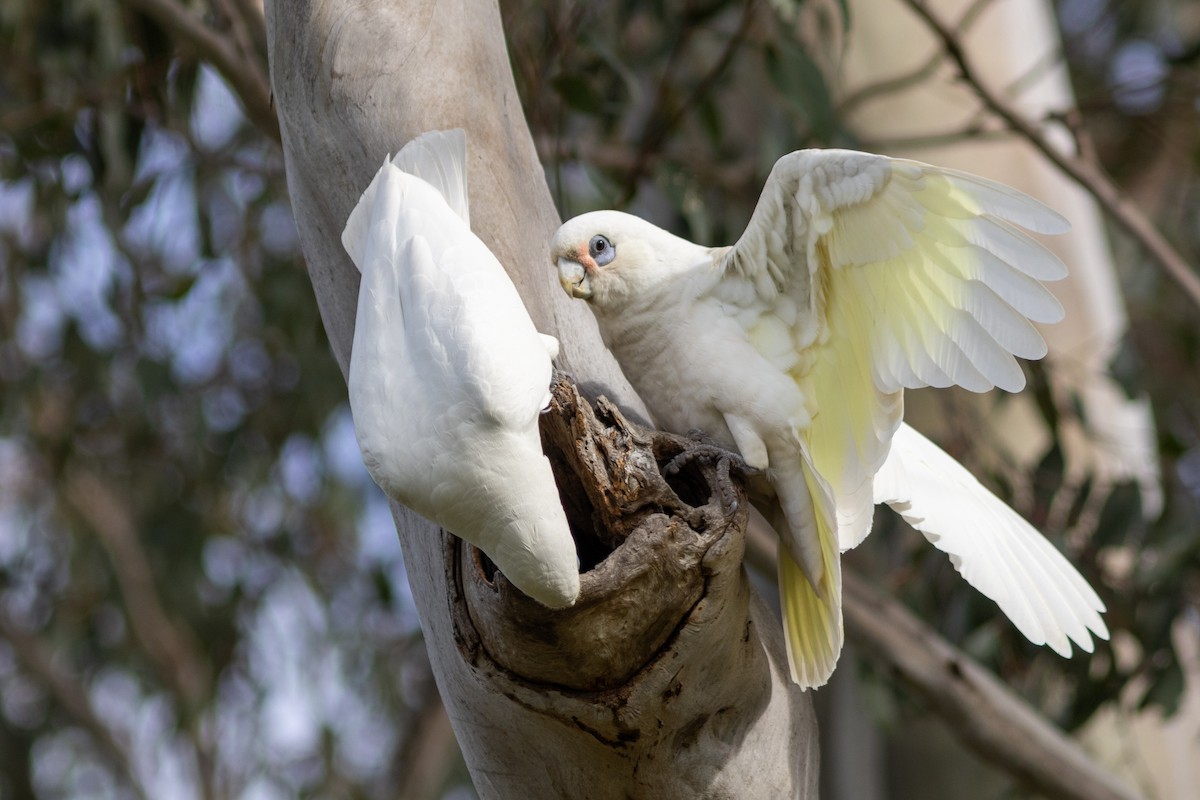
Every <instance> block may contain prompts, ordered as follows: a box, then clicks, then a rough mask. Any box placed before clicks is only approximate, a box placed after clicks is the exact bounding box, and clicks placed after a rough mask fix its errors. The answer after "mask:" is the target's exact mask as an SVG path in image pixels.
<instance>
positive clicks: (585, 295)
mask: <svg viewBox="0 0 1200 800" xmlns="http://www.w3.org/2000/svg"><path fill="white" fill-rule="evenodd" d="M558 282H559V283H561V284H562V287H563V291H565V292H566V293H567V294H569V295H571V297H577V298H579V299H580V300H590V299H591V297H592V284H591V281H590V280H588V274H587V270H585V269H584V268H583V264H580V263H579V262H578V261H575V260H574V259H570V258H560V259H558Z"/></svg>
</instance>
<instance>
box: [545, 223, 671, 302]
mask: <svg viewBox="0 0 1200 800" xmlns="http://www.w3.org/2000/svg"><path fill="white" fill-rule="evenodd" d="M680 247H688V248H694V247H695V245H693V244H691V243H690V242H687V241H685V240H683V239H680V238H679V237H677V236H674V235H673V234H670V233H668V232H667V231H664V230H663V229H662V228H659V227H658V226H656V225H653V224H651V223H649V222H646V221H645V220H644V219H641V218H639V217H635V216H633V215H632V214H625V213H622V212H620V211H593V212H591V213H588V214H581V215H580V216H578V217H575V218H574V219H570V220H567V221H566V222H564V223H563V225H562V227H560V228H559V229H558V232H557V233H555V234H554V239H553V240H552V241H551V242H550V260H551V262H552V263H553V264H554V265H555V266H556V267H557V269H558V280H559V283H561V284H562V287H563V290H564V291H566V293H567V294H569V295H571V296H572V297H578V298H581V299H583V300H587V301H588V302H589V303H591V304H592V306H593V307H595V308H596V309H598V310H604V309H611V308H617V307H619V306H621V305H622V304H624V302H625V301H626V300H628V299H629V298H631V297H638V296H642V297H645V296H647V295H653V294H655V290H656V289H658V288H659V287H660V286H665V285H666V284H667V283H668V282H669V280H670V279H671V278H672V277H673V273H674V272H675V271H676V270H675V269H672V268H671V267H672V266H673V265H675V264H678V263H680V260H679V258H678V253H679V248H680Z"/></svg>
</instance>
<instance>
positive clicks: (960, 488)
mask: <svg viewBox="0 0 1200 800" xmlns="http://www.w3.org/2000/svg"><path fill="white" fill-rule="evenodd" d="M875 501H876V502H879V503H887V504H888V505H890V506H891V507H892V508H893V509H895V510H896V511H898V512H899V513H900V515H901V516H902V517H904V519H905V521H906V522H908V524H910V525H912V526H913V527H914V528H916V529H917V530H919V531H921V532H922V533H924V534H925V537H926V538H927V539H929V541H930V542H932V543H933V545H934V546H935V547H937V548H938V549H939V550H941V551H943V552H944V553H946V554H947V555H949V556H950V561H951V563H953V564H954V568H955V569H957V570H958V571H959V572H960V573H961V574H962V576H963V577H964V578H966V580H967V582H968V583H970V584H971V585H972V586H974V587H975V588H976V589H978V590H979V591H980V592H982V593H983V594H985V595H986V596H988V597H989V598H991V599H992V600H994V601H996V604H997V605H999V606H1000V609H1001V610H1002V611H1003V612H1004V613H1005V614H1007V615H1008V618H1009V619H1011V620H1012V621H1013V624H1014V625H1016V626H1017V629H1018V630H1020V631H1021V633H1023V634H1025V637H1026V638H1027V639H1029V640H1030V641H1031V642H1033V643H1034V644H1046V645H1049V646H1050V647H1051V648H1053V650H1054V651H1055V652H1056V653H1058V654H1059V655H1063V656H1070V655H1071V642H1072V641H1073V642H1075V644H1077V645H1078V646H1079V647H1080V648H1081V649H1082V650H1084V651H1085V652H1088V653H1090V652H1092V637H1091V635H1089V633H1088V631H1089V630H1090V631H1092V633H1094V634H1095V635H1096V636H1098V637H1099V638H1101V639H1107V638H1108V628H1107V627H1105V625H1104V620H1103V619H1101V617H1100V612H1101V611H1104V603H1103V602H1102V601H1101V600H1100V598H1099V597H1098V596H1097V595H1096V593H1095V591H1093V590H1092V587H1091V586H1089V585H1088V583H1087V581H1085V580H1084V579H1083V576H1081V575H1080V574H1079V573H1078V572H1077V571H1076V570H1075V568H1074V567H1073V566H1071V564H1070V562H1068V561H1067V559H1066V558H1064V557H1063V555H1062V553H1060V552H1058V550H1056V549H1055V548H1054V545H1052V544H1050V542H1049V541H1047V540H1046V538H1045V537H1044V536H1042V535H1041V534H1040V533H1038V532H1037V531H1036V530H1034V528H1033V527H1032V526H1031V525H1030V524H1029V523H1028V522H1026V521H1025V520H1024V519H1022V518H1021V516H1020V515H1019V514H1017V512H1015V511H1013V510H1012V509H1011V508H1009V507H1008V506H1007V505H1006V504H1005V503H1004V502H1003V501H1001V500H1000V499H999V498H998V497H996V496H995V495H994V494H992V493H991V492H989V491H988V490H987V489H986V488H985V487H984V486H983V485H982V484H981V483H980V482H979V481H977V480H975V477H974V476H972V475H971V473H969V472H967V470H966V469H965V468H964V467H963V466H962V464H959V463H958V462H957V461H955V460H954V459H953V458H951V457H950V456H948V455H946V453H945V452H943V451H942V450H941V448H939V447H938V446H937V445H935V444H934V443H933V442H931V441H929V440H928V439H926V438H925V437H924V436H922V435H921V434H919V433H917V432H916V431H915V430H913V429H912V428H910V427H909V426H907V425H901V426H900V429H899V430H898V431H896V436H895V438H893V439H892V447H891V452H890V453H889V454H888V458H887V461H885V462H884V464H883V469H881V470H880V471H879V474H878V475H876V476H875Z"/></svg>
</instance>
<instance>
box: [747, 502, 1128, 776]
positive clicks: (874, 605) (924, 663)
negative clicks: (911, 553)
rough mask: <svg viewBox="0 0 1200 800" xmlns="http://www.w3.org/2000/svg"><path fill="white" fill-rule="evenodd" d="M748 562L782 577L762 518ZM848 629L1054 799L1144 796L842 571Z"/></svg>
mask: <svg viewBox="0 0 1200 800" xmlns="http://www.w3.org/2000/svg"><path fill="white" fill-rule="evenodd" d="M758 522H759V524H751V526H750V529H749V533H748V536H747V538H746V561H747V563H748V564H750V565H751V566H753V567H754V568H755V569H756V570H758V571H759V572H761V573H762V574H764V575H771V576H773V575H774V574H775V549H776V544H775V534H774V533H773V532H771V531H770V529H769V527H768V526H767V525H766V524H765V523H762V522H761V520H759V521H758ZM842 581H843V583H842V592H843V593H842V611H843V613H844V614H845V620H846V633H847V635H848V636H849V637H850V638H852V639H854V641H855V642H856V643H857V644H859V645H860V646H861V647H862V650H863V652H864V653H866V654H867V655H868V656H869V657H870V658H872V659H874V660H875V661H876V662H878V663H879V664H880V665H881V666H882V667H883V668H884V672H885V674H886V675H887V676H888V677H889V678H890V679H891V680H893V681H895V682H896V683H899V684H902V685H903V686H904V687H905V688H906V689H907V690H908V691H910V692H911V693H913V694H914V695H915V696H917V697H920V698H922V699H924V700H925V701H926V702H927V703H928V704H929V707H930V709H931V710H932V711H933V712H934V713H936V714H937V715H938V716H939V717H940V718H941V719H942V722H943V723H944V724H945V725H946V726H947V727H949V728H950V729H951V730H952V731H954V733H955V734H957V736H958V737H959V738H960V739H961V740H962V742H963V744H964V745H965V746H966V747H967V748H969V749H970V750H971V751H973V752H974V753H976V754H977V755H979V756H980V757H981V758H982V759H983V760H984V761H987V762H988V763H990V764H993V765H994V766H996V767H997V768H999V769H1001V770H1003V771H1004V772H1005V773H1007V774H1009V775H1011V776H1012V777H1013V778H1015V779H1016V780H1017V781H1019V782H1020V783H1021V784H1022V785H1024V786H1026V787H1029V788H1031V789H1033V790H1034V791H1037V792H1039V793H1042V794H1044V795H1045V796H1046V797H1049V798H1053V800H1141V798H1140V795H1138V794H1136V793H1135V792H1133V791H1132V790H1130V789H1129V788H1128V787H1126V786H1124V785H1123V784H1121V783H1120V782H1119V781H1118V780H1117V779H1116V778H1115V777H1113V776H1112V775H1111V774H1109V773H1108V772H1107V771H1106V770H1105V769H1104V768H1103V767H1102V766H1100V765H1099V764H1097V763H1096V762H1095V761H1094V760H1093V759H1092V758H1091V757H1090V756H1088V754H1087V753H1085V752H1084V751H1083V749H1082V748H1081V747H1080V746H1079V744H1078V743H1077V742H1075V741H1074V740H1073V739H1071V738H1070V737H1068V736H1066V735H1064V734H1063V733H1062V731H1060V730H1059V729H1058V728H1056V727H1054V726H1053V725H1052V724H1050V723H1049V722H1047V721H1046V720H1045V719H1044V718H1043V717H1042V716H1040V715H1039V714H1038V712H1037V711H1036V710H1034V709H1033V708H1031V707H1030V706H1029V705H1028V704H1027V703H1026V702H1025V701H1024V700H1022V699H1021V698H1020V697H1018V696H1017V695H1016V694H1015V693H1014V692H1013V691H1012V690H1011V689H1009V688H1008V686H1006V685H1005V684H1004V683H1002V682H1001V681H1000V680H999V679H998V678H996V677H995V676H994V675H992V674H991V673H990V672H988V671H987V670H985V669H984V668H983V667H981V666H979V664H977V663H976V662H975V661H974V660H973V659H971V657H970V656H968V655H967V654H966V653H964V652H962V651H961V650H959V649H957V648H956V647H954V646H953V645H951V644H950V643H949V642H947V641H946V640H945V639H943V638H941V637H940V636H939V635H938V634H937V632H936V631H934V630H933V629H932V628H930V627H929V626H928V625H926V624H925V623H923V622H921V621H920V620H918V619H917V618H916V617H915V616H914V615H913V614H912V612H910V611H909V610H908V609H906V608H905V607H904V606H903V605H901V604H900V603H899V602H897V601H896V600H894V599H892V598H891V597H888V596H886V595H884V594H882V593H880V592H879V591H877V590H875V589H873V588H871V587H870V586H869V585H868V584H867V583H866V582H865V581H864V580H863V579H862V578H860V577H859V576H858V575H857V574H855V573H854V572H853V571H851V570H844V571H843V572H842Z"/></svg>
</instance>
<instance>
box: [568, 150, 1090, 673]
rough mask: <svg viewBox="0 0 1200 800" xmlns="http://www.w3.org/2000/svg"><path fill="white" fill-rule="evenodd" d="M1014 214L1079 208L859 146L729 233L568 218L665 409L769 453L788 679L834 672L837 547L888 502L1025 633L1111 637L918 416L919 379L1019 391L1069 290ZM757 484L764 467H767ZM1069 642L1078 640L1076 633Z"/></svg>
mask: <svg viewBox="0 0 1200 800" xmlns="http://www.w3.org/2000/svg"><path fill="white" fill-rule="evenodd" d="M1016 226H1020V227H1022V228H1027V229H1029V230H1032V231H1036V232H1039V233H1058V232H1062V231H1064V230H1065V229H1066V228H1067V224H1066V222H1065V220H1063V219H1062V218H1061V217H1059V216H1058V215H1057V214H1055V213H1054V212H1053V211H1051V210H1049V209H1048V208H1046V207H1045V206H1043V205H1042V204H1041V203H1038V202H1037V201H1035V200H1033V199H1031V198H1029V197H1026V196H1025V195H1023V194H1021V193H1019V192H1017V191H1015V190H1012V189H1009V188H1008V187H1005V186H1002V185H1000V184H997V183H994V182H991V181H987V180H984V179H982V178H978V177H975V176H972V175H969V174H966V173H962V172H955V171H951V170H944V169H938V168H936V167H931V166H928V165H925V164H921V163H918V162H915V161H905V160H899V159H891V158H887V157H884V156H878V155H871V154H868V153H859V152H853V151H847V150H803V151H799V152H795V153H792V154H790V155H787V156H784V157H783V158H781V159H780V160H779V161H778V162H777V163H776V164H775V168H774V169H773V170H772V172H771V175H770V177H769V178H768V180H767V183H766V186H765V188H764V189H763V193H762V196H761V198H760V199H759V201H758V205H757V207H756V208H755V210H754V214H753V216H752V218H751V219H750V223H749V225H748V226H747V229H746V231H745V233H743V234H742V237H741V238H740V239H739V240H738V242H737V244H735V245H733V246H732V247H717V248H710V247H703V246H701V245H698V244H693V243H692V242H689V241H686V240H684V239H681V238H679V237H677V236H674V235H672V234H670V233H668V232H667V231H664V230H662V229H660V228H658V227H656V226H654V225H652V224H650V223H648V222H646V221H644V220H642V219H639V218H637V217H634V216H631V215H628V214H624V213H620V212H616V211H597V212H592V213H589V214H584V215H582V216H579V217H576V218H574V219H572V220H570V221H568V222H566V223H565V224H564V225H563V226H562V227H561V228H560V229H559V230H558V232H557V233H556V234H555V236H554V240H553V242H552V245H551V259H552V261H553V262H554V263H555V265H556V266H557V269H558V274H559V279H560V282H561V283H562V285H563V288H564V289H565V290H566V291H567V292H568V293H569V294H570V295H572V296H573V297H577V298H582V299H584V300H586V301H587V302H588V303H589V304H590V306H591V308H592V311H593V313H594V314H595V317H596V320H597V321H598V323H599V326H600V332H601V335H602V337H603V338H604V341H605V343H606V344H607V345H608V347H609V349H610V350H612V352H613V354H614V355H615V356H616V358H617V360H618V362H619V363H620V365H621V368H622V369H623V371H624V372H625V375H626V376H627V377H628V378H629V380H630V381H631V383H632V384H633V386H634V388H635V389H636V390H637V391H638V394H640V395H641V397H642V399H643V400H644V401H645V403H646V406H647V407H648V408H649V410H650V412H651V414H652V415H653V416H654V417H655V420H656V422H657V423H658V424H659V425H661V426H663V427H664V428H666V429H668V430H673V431H675V432H677V433H683V432H685V431H689V430H692V429H697V428H699V429H701V430H703V431H704V432H705V433H706V434H708V436H709V437H711V438H712V439H714V440H715V441H716V442H717V443H718V444H720V445H722V446H723V447H725V448H727V449H731V450H736V452H738V453H739V454H740V455H741V457H742V459H743V460H744V461H745V462H746V463H747V464H748V465H749V466H751V467H753V468H757V469H759V470H762V471H763V472H762V474H763V475H764V476H765V485H761V486H759V487H757V488H756V487H755V486H754V485H753V484H752V486H751V490H752V495H757V496H755V497H754V499H755V501H756V505H758V507H759V508H760V509H761V510H763V511H764V515H765V516H766V517H767V519H768V521H769V522H770V523H771V525H772V526H773V527H774V528H775V531H776V532H777V533H778V535H779V537H780V540H781V542H782V545H783V546H782V547H780V551H779V585H780V594H781V603H782V606H783V616H784V630H785V633H786V639H787V649H788V659H789V662H790V665H791V672H792V677H793V679H794V680H795V681H796V682H797V683H798V684H799V685H800V686H802V687H806V688H807V687H815V686H820V685H822V684H824V683H825V682H826V681H827V680H828V678H829V675H830V673H831V672H832V671H833V668H834V666H835V664H836V662H837V658H838V654H839V653H840V651H841V648H842V612H841V566H840V551H841V550H845V549H848V548H850V547H854V546H855V545H857V544H858V543H859V542H861V541H862V539H863V537H865V536H866V535H867V533H868V532H869V531H870V527H871V521H872V516H873V509H874V505H875V503H887V504H888V505H890V506H892V507H893V508H894V509H896V510H898V511H899V512H900V513H901V515H903V517H904V518H905V519H906V520H907V521H908V522H910V523H911V524H912V525H913V526H914V527H916V528H917V529H919V530H921V531H922V532H924V534H925V535H926V537H927V538H928V539H929V540H930V541H931V542H933V544H934V545H935V546H937V547H938V548H940V549H942V550H944V551H945V552H947V553H948V554H949V555H950V558H951V560H952V561H953V563H954V566H955V567H956V568H958V570H959V571H960V572H961V573H962V575H963V577H965V578H966V579H967V580H968V581H969V582H970V583H971V584H972V585H973V586H975V587H976V588H978V589H979V590H980V591H981V592H983V593H984V594H985V595H987V596H988V597H990V598H992V599H993V600H995V601H996V602H997V603H998V604H999V605H1000V608H1001V609H1002V610H1003V611H1004V612H1005V613H1006V614H1007V615H1008V616H1009V617H1010V618H1011V619H1012V620H1013V622H1014V623H1015V624H1016V625H1017V627H1018V628H1019V629H1020V630H1021V632H1022V633H1024V634H1025V636H1027V637H1028V638H1029V639H1030V640H1032V641H1033V642H1036V643H1038V644H1043V643H1044V644H1048V645H1049V646H1051V647H1052V648H1054V650H1055V651H1057V652H1059V653H1061V654H1063V655H1070V653H1071V645H1070V641H1074V642H1075V644H1077V645H1078V646H1079V647H1080V648H1082V649H1083V650H1085V651H1089V652H1090V651H1091V649H1092V639H1091V635H1090V634H1089V630H1090V631H1091V634H1094V635H1096V636H1098V637H1101V638H1107V636H1108V632H1107V629H1106V628H1105V625H1104V622H1103V620H1102V619H1101V617H1100V614H1099V612H1101V611H1103V610H1104V605H1103V603H1102V602H1101V601H1100V598H1099V597H1097V595H1096V593H1095V592H1094V591H1093V590H1092V589H1091V587H1090V586H1088V584H1087V583H1086V582H1085V581H1084V579H1083V578H1082V577H1081V576H1080V575H1079V573H1078V572H1076V570H1075V569H1074V568H1073V567H1072V566H1071V565H1070V564H1069V563H1068V562H1067V560H1066V559H1065V558H1064V557H1063V556H1062V555H1061V554H1060V553H1059V552H1058V551H1057V550H1056V549H1055V548H1054V547H1053V546H1052V545H1051V544H1050V543H1049V542H1048V541H1046V539H1045V538H1043V537H1042V536H1041V534H1039V533H1038V532H1037V531H1036V530H1034V529H1033V528H1032V527H1031V526H1030V525H1029V524H1028V523H1027V522H1025V521H1024V520H1023V519H1022V518H1021V517H1020V516H1018V515H1017V514H1016V512H1014V511H1013V510H1012V509H1010V508H1009V507H1008V506H1007V505H1005V504H1004V503H1003V502H1002V501H1000V500H999V499H998V498H997V497H995V495H993V494H991V493H990V492H989V491H987V490H986V489H985V488H984V487H983V486H982V485H981V484H980V483H979V482H978V481H976V480H975V479H974V478H973V477H972V476H971V475H970V474H969V473H968V472H967V471H966V470H965V469H964V468H963V467H962V466H961V465H960V464H958V462H956V461H955V460H954V459H952V458H951V457H950V456H948V455H946V454H945V453H944V452H943V451H941V450H940V449H938V448H937V447H936V446H935V445H934V444H933V443H931V442H930V441H929V440H927V439H925V438H924V437H923V436H921V435H920V434H919V433H917V432H916V431H915V430H913V429H912V428H910V427H908V426H906V425H904V423H903V422H902V418H903V413H904V389H906V388H916V387H921V386H940V387H944V386H950V385H953V384H957V385H959V386H963V387H965V388H967V389H970V390H973V391H977V392H982V391H986V390H988V389H991V388H993V387H995V386H999V387H1001V388H1003V389H1007V390H1008V391H1019V390H1020V389H1021V388H1023V387H1024V384H1025V378H1024V373H1023V372H1022V371H1021V368H1020V366H1019V365H1018V364H1017V362H1016V361H1015V360H1014V358H1013V355H1014V354H1015V355H1018V356H1021V357H1023V358H1040V357H1041V356H1043V355H1045V353H1046V348H1045V344H1044V343H1043V341H1042V338H1041V336H1040V334H1039V333H1038V332H1037V330H1036V329H1035V328H1034V327H1033V325H1032V324H1031V323H1030V320H1032V321H1035V322H1054V321H1057V320H1058V319H1059V318H1060V317H1061V315H1062V308H1061V306H1060V305H1059V304H1058V302H1057V301H1056V300H1055V299H1054V297H1053V295H1051V294H1050V293H1049V291H1047V290H1046V289H1045V287H1043V286H1042V285H1041V283H1039V281H1040V280H1055V279H1058V278H1061V277H1062V276H1063V275H1065V268H1064V267H1063V265H1062V263H1061V262H1060V261H1059V260H1058V259H1057V258H1055V257H1054V256H1053V255H1052V254H1051V253H1050V252H1049V251H1047V250H1046V249H1044V248H1043V247H1042V246H1041V245H1040V244H1038V243H1037V242H1035V241H1034V240H1033V239H1031V238H1029V236H1027V235H1026V234H1025V233H1023V232H1021V231H1020V230H1018V228H1017V227H1016ZM760 483H761V481H760ZM1069 640H1070V641H1069Z"/></svg>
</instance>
